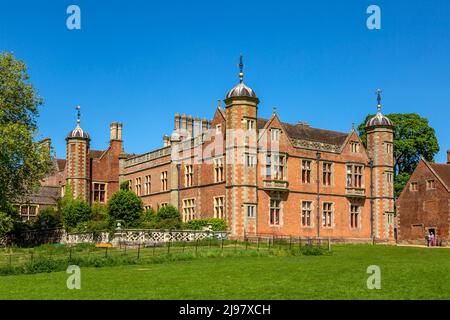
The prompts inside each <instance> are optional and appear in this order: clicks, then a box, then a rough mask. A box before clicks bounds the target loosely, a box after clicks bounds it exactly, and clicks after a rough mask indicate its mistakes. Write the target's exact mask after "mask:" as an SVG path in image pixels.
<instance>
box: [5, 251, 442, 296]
mask: <svg viewBox="0 0 450 320" xmlns="http://www.w3.org/2000/svg"><path fill="white" fill-rule="evenodd" d="M369 265H377V266H379V267H380V268H381V289H380V290H369V289H367V285H366V281H367V278H368V277H369V274H367V273H366V270H367V267H368V266H369ZM68 276H69V275H68V274H66V273H65V272H54V273H44V274H34V275H18V276H2V277H0V299H450V250H447V249H428V248H412V247H394V246H370V245H346V246H334V247H333V254H332V255H324V256H285V257H277V256H266V257H224V258H220V257H219V258H217V257H216V258H198V259H194V260H190V261H173V262H165V263H161V264H146V265H145V264H143V265H133V266H119V267H104V268H82V269H81V289H80V290H69V289H67V287H66V280H67V278H68Z"/></svg>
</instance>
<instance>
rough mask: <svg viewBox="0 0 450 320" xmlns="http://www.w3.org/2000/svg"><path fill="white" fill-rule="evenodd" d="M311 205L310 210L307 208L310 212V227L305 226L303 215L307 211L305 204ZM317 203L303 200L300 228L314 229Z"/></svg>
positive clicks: (301, 203)
mask: <svg viewBox="0 0 450 320" xmlns="http://www.w3.org/2000/svg"><path fill="white" fill-rule="evenodd" d="M306 203H309V204H310V206H309V208H307V210H308V211H309V225H308V224H304V223H303V214H304V212H305V210H306V208H305V204H306ZM315 208H316V206H315V202H314V201H313V200H302V201H301V202H300V226H301V227H302V228H304V229H312V228H314V226H315V223H314V221H315V219H314V218H315Z"/></svg>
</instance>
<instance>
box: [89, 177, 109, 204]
mask: <svg viewBox="0 0 450 320" xmlns="http://www.w3.org/2000/svg"><path fill="white" fill-rule="evenodd" d="M95 185H99V186H100V185H104V186H105V189H104V190H100V189H96V188H95ZM96 192H104V195H103V201H97V200H95V193H96ZM99 197H100V193H99ZM107 199H108V183H106V182H102V181H93V182H92V202H96V203H106V202H107Z"/></svg>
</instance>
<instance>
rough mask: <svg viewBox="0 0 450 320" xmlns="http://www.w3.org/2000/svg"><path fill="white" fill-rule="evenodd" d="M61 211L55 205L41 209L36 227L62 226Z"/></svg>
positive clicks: (50, 227) (52, 227) (51, 227)
mask: <svg viewBox="0 0 450 320" xmlns="http://www.w3.org/2000/svg"><path fill="white" fill-rule="evenodd" d="M62 222H63V221H62V217H61V213H60V212H59V211H58V210H56V208H54V207H47V208H44V209H42V210H40V211H39V214H38V216H37V220H36V227H37V228H40V229H54V228H60V227H61V226H62V224H63V223H62Z"/></svg>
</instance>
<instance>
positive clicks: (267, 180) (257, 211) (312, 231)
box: [49, 61, 394, 241]
mask: <svg viewBox="0 0 450 320" xmlns="http://www.w3.org/2000/svg"><path fill="white" fill-rule="evenodd" d="M240 66H241V72H240V74H239V77H240V81H239V83H238V84H237V85H236V86H235V87H234V88H232V89H231V90H230V91H229V92H228V94H227V95H226V97H225V100H224V102H225V106H224V107H223V108H222V107H221V106H220V103H219V106H218V107H217V109H216V110H215V113H214V116H213V118H212V119H211V120H207V119H206V118H203V119H200V118H199V117H196V118H193V117H192V116H186V115H185V114H183V115H180V114H176V115H175V117H174V131H173V133H172V134H171V135H170V136H167V135H165V136H164V138H163V141H164V144H163V147H162V148H160V149H157V150H152V151H150V152H148V153H145V154H141V155H128V154H126V153H125V152H124V151H123V147H122V124H120V123H113V124H111V128H110V130H111V139H110V145H109V147H108V148H107V149H106V150H104V151H94V150H90V147H89V142H90V137H89V135H88V134H87V133H86V132H85V131H83V129H82V128H81V126H80V123H78V124H77V126H76V128H75V129H74V130H72V131H71V132H70V133H69V135H68V136H67V137H66V140H67V157H66V160H65V162H63V161H61V160H60V161H59V162H58V164H59V165H55V166H56V167H57V168H58V169H57V170H56V171H59V173H58V174H59V179H55V178H54V177H55V176H53V177H49V179H50V180H52V183H50V184H53V185H54V186H58V187H59V189H61V187H62V188H64V186H65V185H67V184H68V183H69V184H71V186H72V190H73V192H74V195H75V196H80V197H82V198H83V199H85V200H86V201H89V202H101V203H104V202H106V201H107V200H108V199H109V198H110V197H111V195H112V193H113V192H115V191H116V190H118V188H119V183H121V182H123V181H129V186H130V188H131V189H132V190H133V191H134V192H136V194H137V195H139V196H140V197H141V198H142V201H143V203H144V206H145V207H147V208H150V207H152V208H153V209H158V208H159V207H162V206H165V205H168V204H171V205H174V206H175V207H177V208H178V209H179V210H180V212H181V214H182V217H183V220H184V221H187V220H190V219H199V218H206V217H217V218H223V219H225V220H226V221H227V223H228V226H229V231H230V232H231V234H232V235H234V236H238V237H242V236H244V235H252V234H274V235H293V236H305V237H316V236H320V237H333V238H336V237H339V238H352V239H353V238H357V239H370V238H371V237H374V238H376V239H379V240H386V241H391V240H393V239H394V196H393V170H394V167H393V161H394V158H393V124H392V122H391V121H390V120H389V119H388V118H386V117H385V116H383V115H382V114H381V110H380V109H381V97H380V93H378V113H377V114H376V116H375V117H374V118H372V119H371V120H369V121H368V122H367V124H366V131H367V149H366V148H365V147H364V146H363V144H362V142H361V140H360V139H359V137H358V135H357V133H356V131H355V129H354V128H353V129H352V131H351V132H348V133H341V132H335V131H329V130H323V129H317V128H313V127H311V126H310V125H309V124H307V123H301V122H298V123H295V124H291V123H286V122H282V121H281V120H280V119H279V117H278V115H277V113H276V110H275V109H274V111H273V114H272V116H271V117H270V118H269V119H262V118H259V117H258V104H259V99H258V96H257V95H256V93H255V91H253V90H252V89H251V88H249V87H248V86H247V85H245V84H244V81H243V78H244V74H243V72H242V67H243V65H242V61H241V65H240Z"/></svg>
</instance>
